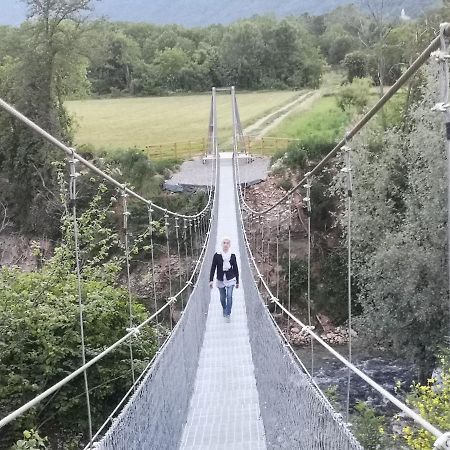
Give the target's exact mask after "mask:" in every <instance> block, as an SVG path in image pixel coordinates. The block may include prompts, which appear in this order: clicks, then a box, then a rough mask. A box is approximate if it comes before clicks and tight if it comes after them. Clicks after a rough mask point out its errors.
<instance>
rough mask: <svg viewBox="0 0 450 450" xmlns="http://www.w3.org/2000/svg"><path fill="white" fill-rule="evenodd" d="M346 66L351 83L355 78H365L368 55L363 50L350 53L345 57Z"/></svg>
mask: <svg viewBox="0 0 450 450" xmlns="http://www.w3.org/2000/svg"><path fill="white" fill-rule="evenodd" d="M344 66H345V68H346V69H347V78H348V81H349V82H350V83H352V82H353V80H354V79H355V78H364V77H365V76H366V75H367V56H366V55H365V54H364V53H363V52H361V51H356V52H352V53H348V54H347V55H346V56H345V58H344Z"/></svg>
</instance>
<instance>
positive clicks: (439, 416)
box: [403, 361, 450, 450]
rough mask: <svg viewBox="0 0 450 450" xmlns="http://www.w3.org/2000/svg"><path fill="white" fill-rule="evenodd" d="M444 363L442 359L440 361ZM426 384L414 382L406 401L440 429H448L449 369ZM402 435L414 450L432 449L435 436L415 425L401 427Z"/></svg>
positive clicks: (449, 403)
mask: <svg viewBox="0 0 450 450" xmlns="http://www.w3.org/2000/svg"><path fill="white" fill-rule="evenodd" d="M442 363H443V364H444V361H442ZM439 378H440V379H438V377H436V378H432V379H430V380H428V383H427V384H415V385H414V386H413V390H412V392H411V394H410V395H409V397H408V403H409V404H410V405H411V406H412V407H413V408H414V409H416V410H417V411H418V412H419V414H420V415H421V416H422V417H423V418H425V419H426V420H428V421H429V422H430V423H432V424H433V425H435V426H436V427H437V428H439V429H441V430H448V429H450V369H449V368H445V369H443V370H442V374H441V375H440V377H439ZM403 437H404V439H405V441H406V443H407V444H408V446H409V447H410V448H412V449H414V450H433V448H434V442H435V440H436V438H435V437H434V436H433V435H432V434H431V433H429V432H428V431H425V430H424V429H423V428H420V427H418V426H416V425H410V426H407V427H405V428H404V429H403Z"/></svg>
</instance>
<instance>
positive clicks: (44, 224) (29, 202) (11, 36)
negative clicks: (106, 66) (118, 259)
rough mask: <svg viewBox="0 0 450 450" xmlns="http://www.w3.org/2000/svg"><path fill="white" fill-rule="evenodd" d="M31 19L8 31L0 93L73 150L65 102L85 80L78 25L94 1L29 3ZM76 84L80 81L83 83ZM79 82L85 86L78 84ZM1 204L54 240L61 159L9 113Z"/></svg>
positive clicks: (1, 134) (1, 53)
mask: <svg viewBox="0 0 450 450" xmlns="http://www.w3.org/2000/svg"><path fill="white" fill-rule="evenodd" d="M24 3H25V4H26V6H27V8H28V14H29V17H30V19H31V20H29V21H27V22H25V23H24V24H23V25H22V26H21V27H20V28H17V29H11V30H8V31H7V33H6V39H5V42H4V43H3V45H2V48H1V49H0V66H3V67H2V69H0V75H2V76H1V77H0V92H4V94H5V95H4V97H5V99H6V100H8V101H9V102H11V103H13V104H14V105H15V106H16V107H17V108H18V109H19V110H20V111H21V112H22V113H24V114H25V115H26V116H27V117H28V118H30V119H31V120H33V121H35V122H36V123H37V124H39V125H40V126H41V127H42V128H44V129H45V130H46V131H48V132H50V133H52V134H53V135H55V136H56V137H59V138H61V139H63V140H65V141H66V142H68V143H69V144H70V141H71V133H70V127H71V121H70V118H69V117H68V115H67V113H66V111H65V109H64V105H63V101H64V99H65V98H66V97H67V96H68V95H71V94H74V95H79V94H80V90H83V88H82V87H80V83H84V81H85V80H86V62H87V61H86V59H85V58H84V56H83V55H82V53H81V50H80V46H81V40H82V39H81V38H82V35H83V32H84V30H85V28H84V27H82V26H78V24H80V22H81V21H82V20H83V18H82V16H83V13H85V12H86V11H88V10H89V4H90V0H56V1H49V0H46V1H44V2H41V1H37V0H25V1H24ZM77 80H78V81H79V82H78V81H77ZM80 80H81V81H80ZM0 122H1V126H0V130H1V131H0V153H1V155H0V173H1V176H2V177H1V178H2V180H6V182H5V181H3V183H2V186H1V187H0V191H1V192H2V194H3V195H2V196H3V197H4V198H3V199H2V200H3V201H5V202H6V203H8V205H9V206H10V208H11V211H12V214H13V215H14V216H15V217H16V221H17V222H18V224H19V225H20V226H21V227H23V228H24V229H25V231H27V232H30V231H31V232H37V231H38V230H39V232H42V233H43V234H44V233H45V234H50V235H51V236H52V235H54V233H55V231H56V230H55V229H54V227H52V224H53V223H55V222H57V220H56V218H57V216H58V214H59V213H60V211H59V210H58V206H57V201H56V198H57V186H56V184H55V182H56V176H55V173H54V171H53V169H52V165H51V161H52V160H57V159H60V157H61V154H60V153H59V152H57V151H56V150H54V149H52V148H51V147H50V146H49V145H47V144H44V143H43V141H42V140H41V139H40V138H39V137H37V136H36V134H34V133H33V132H31V131H30V130H28V128H26V127H24V126H21V125H20V124H19V123H18V122H17V121H16V120H14V119H12V118H11V117H9V116H6V114H5V113H2V114H0Z"/></svg>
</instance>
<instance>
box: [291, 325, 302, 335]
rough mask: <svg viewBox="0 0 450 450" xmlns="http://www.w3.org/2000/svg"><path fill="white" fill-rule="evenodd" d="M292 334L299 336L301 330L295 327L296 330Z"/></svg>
mask: <svg viewBox="0 0 450 450" xmlns="http://www.w3.org/2000/svg"><path fill="white" fill-rule="evenodd" d="M291 332H292V333H293V334H298V333H300V330H299V329H298V328H296V327H294V328H292V329H291Z"/></svg>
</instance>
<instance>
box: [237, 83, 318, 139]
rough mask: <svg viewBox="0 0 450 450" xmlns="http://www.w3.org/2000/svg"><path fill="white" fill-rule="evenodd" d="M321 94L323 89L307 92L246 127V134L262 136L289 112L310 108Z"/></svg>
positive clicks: (254, 136)
mask: <svg viewBox="0 0 450 450" xmlns="http://www.w3.org/2000/svg"><path fill="white" fill-rule="evenodd" d="M321 95H322V93H321V91H311V92H306V93H305V94H303V95H301V96H300V97H298V98H296V99H295V100H294V101H292V102H290V103H288V104H287V105H284V106H282V107H281V108H279V109H277V110H276V111H274V112H271V113H270V114H268V115H267V116H265V117H262V118H261V119H259V120H257V121H256V122H255V123H254V124H252V125H250V126H248V127H247V128H245V129H244V133H245V134H246V135H252V137H253V138H256V139H258V138H262V137H264V136H265V135H266V134H267V133H268V132H269V131H270V130H272V129H273V128H275V127H276V126H278V125H279V124H280V123H281V122H282V121H283V120H284V119H286V117H287V116H289V114H291V113H292V112H294V111H299V110H301V109H307V108H309V107H310V106H311V105H312V104H313V103H314V102H315V101H316V100H317V99H318V98H320V96H321Z"/></svg>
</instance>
